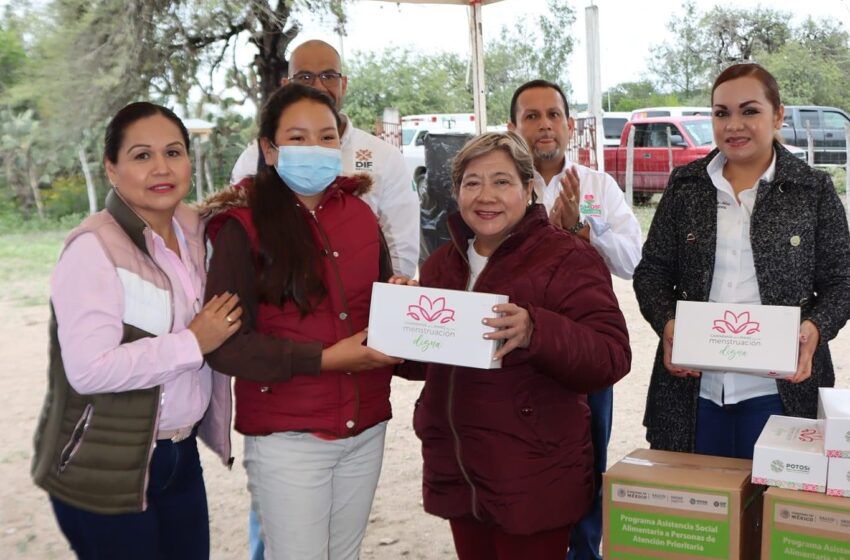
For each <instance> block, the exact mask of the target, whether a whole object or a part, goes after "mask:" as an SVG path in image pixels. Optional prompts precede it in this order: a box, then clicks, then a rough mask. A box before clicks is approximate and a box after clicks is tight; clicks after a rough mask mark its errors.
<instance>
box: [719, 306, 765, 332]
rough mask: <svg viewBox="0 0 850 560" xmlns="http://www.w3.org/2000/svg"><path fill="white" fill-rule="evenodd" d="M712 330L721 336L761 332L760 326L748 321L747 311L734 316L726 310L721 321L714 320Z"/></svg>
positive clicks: (748, 313)
mask: <svg viewBox="0 0 850 560" xmlns="http://www.w3.org/2000/svg"><path fill="white" fill-rule="evenodd" d="M712 330H715V331H717V332H719V333H721V334H727V333H728V334H741V333H743V334H753V333H757V332H759V331H760V330H761V325H760V324H759V323H758V322H757V321H750V312H749V311H742V312H741V313H740V314H738V315H735V314H734V313H732V312H731V311H728V310H727V311H726V312H725V313H724V314H723V318H722V319H715V320H714V326H713V327H712Z"/></svg>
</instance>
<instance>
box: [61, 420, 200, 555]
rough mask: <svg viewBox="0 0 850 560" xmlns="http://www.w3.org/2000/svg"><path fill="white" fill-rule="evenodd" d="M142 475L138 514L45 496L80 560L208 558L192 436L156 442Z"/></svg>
mask: <svg viewBox="0 0 850 560" xmlns="http://www.w3.org/2000/svg"><path fill="white" fill-rule="evenodd" d="M148 476H149V479H148V492H147V499H148V507H147V509H146V510H145V511H143V512H139V513H124V514H117V515H105V514H100V513H91V512H89V511H85V510H82V509H80V508H77V507H74V506H72V505H70V504H67V503H65V502H63V501H61V500H58V499H56V498H54V497H52V496H51V497H50V502H51V504H52V505H53V513H54V514H55V516H56V521H57V522H58V523H59V528H60V529H62V533H64V534H65V538H67V539H68V542H69V543H70V545H71V548H72V549H73V550H74V552H75V553H76V554H77V557H78V558H80V560H112V559H114V558H121V559H122V560H136V559H138V560H151V559H157V560H160V559H162V560H165V559H172V558H173V559H174V560H184V559H185V560H194V559H197V560H206V559H208V558H209V556H210V525H209V513H208V510H207V493H206V489H205V488H204V478H203V471H202V469H201V461H200V458H199V457H198V443H197V440H196V438H195V436H194V435H193V436H191V437H189V438H187V439H185V440H183V441H181V442H179V443H173V442H172V441H170V440H159V441H157V442H156V449H154V452H153V457H152V458H151V463H150V466H149V474H148Z"/></svg>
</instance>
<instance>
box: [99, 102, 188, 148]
mask: <svg viewBox="0 0 850 560" xmlns="http://www.w3.org/2000/svg"><path fill="white" fill-rule="evenodd" d="M154 115H162V116H163V117H165V118H166V119H168V120H170V121H171V122H173V123H174V124H175V125H177V128H178V129H180V134H181V135H182V136H183V142H184V143H185V144H186V153H189V148H190V144H189V131H188V130H186V125H184V124H183V121H181V120H180V117H178V116H177V115H175V114H174V111H172V110H171V109H169V108H167V107H163V106H162V105H157V104H155V103H149V102H147V101H137V102H136V103H130V104H129V105H126V106H125V107H124V108H123V109H121V110H120V111H118V112H117V113H115V116H114V117H112V120H110V121H109V124H108V125H106V134H105V135H104V141H103V158H104V159H105V160H106V161H109V162H111V163H118V153H119V152H120V151H121V143H122V142H124V132H125V131H126V130H127V127H128V126H130V125H131V124H133V123H134V122H136V121H140V120H142V119H146V118H148V117H152V116H154Z"/></svg>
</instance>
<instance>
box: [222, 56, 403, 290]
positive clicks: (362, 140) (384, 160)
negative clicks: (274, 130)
mask: <svg viewBox="0 0 850 560" xmlns="http://www.w3.org/2000/svg"><path fill="white" fill-rule="evenodd" d="M341 68H342V66H341V62H340V58H339V53H337V51H336V49H334V48H333V47H332V46H330V45H329V44H327V43H325V42H324V41H317V40H314V41H307V42H305V43H302V44H301V45H299V46H298V47H297V48H296V49H295V50H294V51H292V56H290V59H289V76H284V77H283V78H281V85H286V84H288V83H289V82H299V83H302V84H305V85H308V86H312V87H314V88H316V89H319V90H322V91H324V92H325V93H327V94H328V95H330V96H331V98H332V99H333V100H334V102H335V103H336V106H337V109H339V108H340V107H341V106H342V101H343V98H344V97H345V91H346V89H347V88H348V78H347V77H346V76H343V75H342V73H341V72H340V70H341ZM340 143H341V144H342V172H343V173H344V174H346V175H350V174H352V173H364V172H365V173H369V174H370V175H372V179H373V181H374V184H373V185H372V190H371V191H370V192H369V193H367V194H365V195H364V196H363V201H364V202H366V203H367V204H368V205H369V207H371V208H372V211H373V212H375V215H376V216H377V217H378V222H379V223H380V224H381V231H383V232H384V237H385V238H386V240H387V245H388V247H389V250H390V256H391V257H392V261H393V271H394V272H395V273H396V274H403V275H405V276H408V277H411V278H412V277H413V276H414V274H415V273H416V266H417V265H418V264H419V197H418V196H417V195H416V192H415V191H414V190H413V183H412V178H411V176H410V173H409V172H408V170H407V168H406V166H405V165H404V158H403V157H402V155H401V152H400V151H399V150H398V148H395V147H393V146H391V145H390V144H388V143H386V142H384V141H383V140H381V139H380V138H377V137H376V136H373V135H371V134H369V133H368V132H365V131H363V130H360V129H359V128H354V126H352V125H351V121H349V120H348V117H346V116H345V115H342V130H340ZM257 159H258V151H257V143H256V141H255V142H252V143H251V144H250V145H249V146H248V147H247V148H246V149H245V151H244V152H242V154H241V155H240V156H239V159H238V160H236V165H234V166H233V171H232V172H231V174H230V182H231V184H236V183H238V182H239V181H240V180H242V179H244V178H245V177H246V176H248V175H254V174H256V173H257Z"/></svg>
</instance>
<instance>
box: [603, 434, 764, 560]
mask: <svg viewBox="0 0 850 560" xmlns="http://www.w3.org/2000/svg"><path fill="white" fill-rule="evenodd" d="M751 465H752V463H751V462H750V461H748V460H744V459H727V458H724V457H709V456H706V455H696V454H693V453H672V452H668V451H651V450H648V449H637V450H635V451H632V452H631V453H630V454H629V455H628V456H626V457H625V458H624V459H623V460H621V461H620V462H619V463H617V464H616V465H614V466H612V467H611V468H610V469H608V472H606V473H605V475H604V482H603V495H604V501H603V508H604V514H603V515H604V554H605V560H634V559H637V558H641V559H651V558H664V559H668V558H676V559H696V558H701V559H705V558H718V559H719V558H722V559H723V560H727V559H731V560H751V559H753V558H758V550H759V545H760V543H761V540H760V539H761V537H760V526H761V494H762V490H763V487H761V486H755V485H753V484H751V483H750V467H751Z"/></svg>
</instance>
